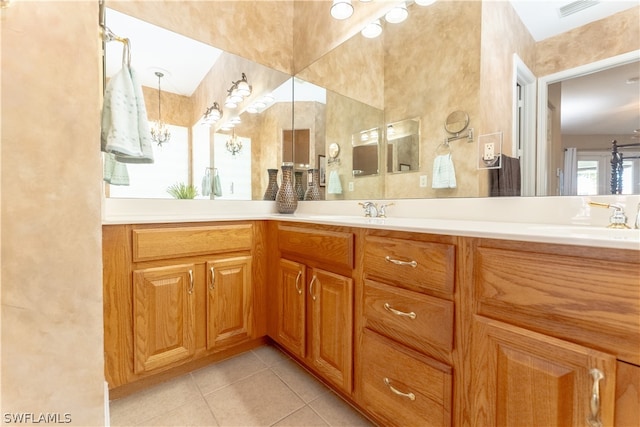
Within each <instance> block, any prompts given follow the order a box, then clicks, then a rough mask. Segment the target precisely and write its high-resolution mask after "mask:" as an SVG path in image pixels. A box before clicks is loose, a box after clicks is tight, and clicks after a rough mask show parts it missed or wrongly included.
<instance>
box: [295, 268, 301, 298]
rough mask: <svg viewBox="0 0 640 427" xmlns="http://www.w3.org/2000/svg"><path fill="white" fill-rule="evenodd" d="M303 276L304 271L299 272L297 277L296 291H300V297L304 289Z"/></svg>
mask: <svg viewBox="0 0 640 427" xmlns="http://www.w3.org/2000/svg"><path fill="white" fill-rule="evenodd" d="M301 276H302V271H298V275H297V276H296V291H298V295H301V294H302V288H301V287H300V277H301Z"/></svg>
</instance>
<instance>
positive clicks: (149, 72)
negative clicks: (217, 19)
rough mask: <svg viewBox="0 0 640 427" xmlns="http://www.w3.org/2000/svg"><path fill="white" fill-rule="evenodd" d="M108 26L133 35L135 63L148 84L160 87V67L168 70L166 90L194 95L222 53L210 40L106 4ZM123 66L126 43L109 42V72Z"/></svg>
mask: <svg viewBox="0 0 640 427" xmlns="http://www.w3.org/2000/svg"><path fill="white" fill-rule="evenodd" d="M105 21H106V25H107V27H108V28H109V29H110V30H111V31H113V32H114V33H115V34H116V35H118V36H120V37H125V38H129V41H130V46H131V67H132V68H134V69H135V70H136V72H137V74H138V77H139V78H140V80H141V82H140V83H141V84H142V85H143V86H147V87H158V77H157V76H156V75H155V72H156V71H160V72H162V73H163V74H164V77H162V79H161V84H162V90H163V91H167V92H171V93H176V94H178V95H184V96H191V95H192V94H193V92H194V91H195V90H196V88H197V87H198V85H199V84H200V82H201V81H202V79H203V78H204V76H205V75H206V74H207V73H208V72H209V70H210V69H211V67H212V66H213V64H215V62H216V60H217V59H218V57H219V56H220V54H222V51H221V50H220V49H216V48H215V47H213V46H209V45H208V44H205V43H201V42H198V41H196V40H193V39H190V38H188V37H185V36H183V35H181V34H178V33H174V32H172V31H169V30H165V29H164V28H160V27H157V26H155V25H152V24H149V23H148V22H145V21H141V20H139V19H136V18H133V17H131V16H129V15H125V14H123V13H120V12H117V11H115V10H112V9H109V8H105ZM121 68H122V44H121V43H117V42H111V43H107V45H106V75H107V77H111V76H113V75H114V74H115V73H117V72H118V71H119V70H120V69H121Z"/></svg>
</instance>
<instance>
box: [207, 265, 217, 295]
mask: <svg viewBox="0 0 640 427" xmlns="http://www.w3.org/2000/svg"><path fill="white" fill-rule="evenodd" d="M210 271H211V282H210V283H209V289H211V290H214V289H215V288H216V271H215V270H214V268H213V267H211V269H210Z"/></svg>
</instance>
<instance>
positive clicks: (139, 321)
mask: <svg viewBox="0 0 640 427" xmlns="http://www.w3.org/2000/svg"><path fill="white" fill-rule="evenodd" d="M194 271H195V265H194V264H182V265H171V266H165V267H155V268H146V269H140V270H134V271H133V337H134V342H133V348H134V355H133V360H134V366H133V370H134V372H135V373H136V374H139V373H143V372H151V371H153V370H155V369H158V368H162V367H165V366H169V365H171V364H172V363H174V362H179V361H181V360H185V359H188V358H190V357H192V356H193V355H194V353H195V351H196V339H195V322H196V310H195V301H194V299H195V295H194V290H195V283H194V276H193V275H194Z"/></svg>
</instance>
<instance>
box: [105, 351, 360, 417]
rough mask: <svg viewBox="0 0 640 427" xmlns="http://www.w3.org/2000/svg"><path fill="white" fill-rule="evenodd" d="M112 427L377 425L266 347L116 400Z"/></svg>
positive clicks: (112, 405) (283, 355) (111, 408)
mask: <svg viewBox="0 0 640 427" xmlns="http://www.w3.org/2000/svg"><path fill="white" fill-rule="evenodd" d="M110 419H111V425H112V426H246V427H249V426H372V425H373V424H371V423H370V422H369V421H368V420H367V419H366V418H364V417H363V416H362V415H361V414H360V413H359V412H357V411H356V410H355V409H353V408H352V407H351V406H350V405H349V404H347V403H346V402H344V401H343V400H342V399H340V398H339V397H338V396H337V395H336V394H334V393H333V392H332V391H331V390H329V389H328V388H327V387H325V386H324V385H323V384H322V383H320V382H319V381H318V380H316V379H315V378H313V377H312V376H311V375H309V373H307V372H306V371H305V370H304V369H302V368H301V367H300V366H299V365H298V364H296V363H295V362H294V361H293V360H291V359H290V358H289V357H288V356H286V355H285V354H284V353H282V352H281V351H280V350H278V349H277V348H275V347H273V346H270V345H265V346H262V347H259V348H257V349H254V350H251V351H248V352H246V353H243V354H241V355H238V356H236V357H234V358H231V359H228V360H225V361H222V362H218V363H216V364H213V365H210V366H207V367H205V368H202V369H199V370H197V371H194V372H191V373H189V374H185V375H183V376H182V377H178V378H175V379H173V380H171V381H168V382H166V383H163V384H160V385H157V386H155V387H153V388H149V389H147V390H143V391H141V392H139V393H136V394H133V395H131V396H127V397H124V398H122V399H117V400H113V401H111V403H110Z"/></svg>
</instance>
